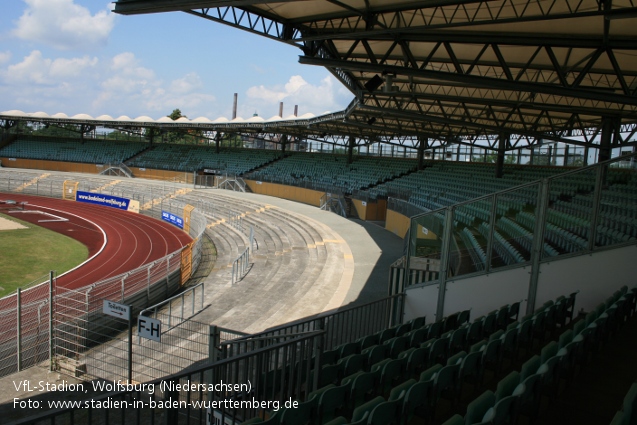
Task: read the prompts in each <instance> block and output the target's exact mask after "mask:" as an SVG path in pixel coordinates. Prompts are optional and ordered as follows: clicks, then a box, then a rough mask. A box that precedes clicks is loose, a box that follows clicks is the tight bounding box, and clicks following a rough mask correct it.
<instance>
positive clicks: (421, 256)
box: [407, 211, 445, 286]
mask: <svg viewBox="0 0 637 425" xmlns="http://www.w3.org/2000/svg"><path fill="white" fill-rule="evenodd" d="M411 230H412V232H411V238H410V243H409V253H410V255H411V257H410V260H409V280H408V284H407V286H409V285H415V284H418V283H426V282H431V281H437V280H438V278H439V276H440V259H441V255H442V239H443V236H444V230H445V215H444V211H440V212H431V213H428V214H424V215H421V216H417V217H414V218H412V220H411Z"/></svg>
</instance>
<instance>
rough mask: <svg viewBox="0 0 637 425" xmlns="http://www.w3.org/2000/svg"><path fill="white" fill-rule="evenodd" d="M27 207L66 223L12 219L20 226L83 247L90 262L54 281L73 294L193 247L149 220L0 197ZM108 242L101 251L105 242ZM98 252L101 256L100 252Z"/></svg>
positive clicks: (25, 198)
mask: <svg viewBox="0 0 637 425" xmlns="http://www.w3.org/2000/svg"><path fill="white" fill-rule="evenodd" d="M7 199H10V200H14V201H17V202H27V203H28V204H27V206H26V208H25V209H26V210H41V211H46V212H49V213H51V214H54V215H56V216H60V217H64V218H68V219H69V221H63V222H61V221H58V222H39V220H42V219H50V217H47V216H43V215H40V214H29V213H26V214H25V213H17V214H15V215H14V216H15V217H17V218H20V219H21V220H24V221H28V222H31V223H34V224H37V225H39V226H42V227H46V228H48V229H51V230H54V231H57V232H59V233H62V234H65V235H67V236H70V237H72V238H74V239H77V240H79V241H80V242H82V243H84V244H85V245H86V246H87V247H88V248H89V258H90V257H91V256H94V257H93V258H90V261H87V262H85V263H83V264H82V265H81V267H77V268H75V269H73V270H71V271H70V272H68V273H65V274H63V275H61V276H59V277H58V279H57V280H56V284H57V285H58V286H60V287H66V288H70V289H77V288H81V287H84V286H87V285H90V284H92V283H95V282H98V281H100V280H102V279H106V278H109V277H113V276H117V275H119V274H122V273H125V272H128V271H130V270H134V269H136V268H138V267H140V266H142V265H144V264H148V263H150V262H153V261H155V260H157V259H160V258H162V257H164V256H166V255H168V254H170V253H172V252H175V251H176V250H178V249H180V248H182V247H183V246H185V245H187V244H188V243H190V242H191V241H192V238H190V236H188V234H186V233H185V232H183V231H182V230H180V229H178V228H177V227H175V226H172V225H170V224H168V223H165V222H162V221H159V220H156V219H153V218H151V217H148V216H145V215H142V214H136V213H131V212H128V211H122V210H118V209H116V208H110V207H102V206H97V205H91V204H86V203H82V202H72V201H64V200H61V199H52V198H42V197H38V196H26V195H18V194H14V193H11V194H0V200H7ZM102 230H103V232H104V234H105V235H106V238H107V241H106V244H105V245H104V244H103V242H104V236H103V234H102ZM100 249H101V250H100Z"/></svg>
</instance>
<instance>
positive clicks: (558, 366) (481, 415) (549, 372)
mask: <svg viewBox="0 0 637 425" xmlns="http://www.w3.org/2000/svg"><path fill="white" fill-rule="evenodd" d="M636 299H637V288H635V289H633V290H632V291H628V290H627V288H626V287H624V288H622V290H621V291H618V292H616V293H615V294H613V296H611V297H610V298H609V299H608V300H607V301H606V302H605V303H602V304H600V306H598V308H597V309H596V310H595V311H593V312H591V313H589V314H588V315H587V317H586V318H585V319H583V320H579V321H578V322H577V323H575V325H574V326H573V329H572V330H571V329H567V330H564V331H562V333H561V334H560V336H559V338H558V339H557V340H553V341H551V342H549V343H548V344H546V345H545V346H544V347H543V348H542V350H541V352H540V354H539V355H534V356H532V357H531V358H530V359H528V360H527V361H526V362H524V363H523V364H522V367H521V368H520V370H519V371H513V372H511V373H510V374H508V375H507V376H506V377H504V378H503V379H502V380H500V381H499V383H498V385H497V388H496V391H495V392H493V391H490V390H487V391H485V392H484V393H482V394H481V395H480V396H479V397H477V398H476V399H475V400H473V401H472V402H471V403H469V405H468V407H467V413H466V415H465V416H464V418H463V417H462V416H460V415H454V416H453V417H452V418H450V419H449V420H447V421H446V422H445V423H444V424H443V425H482V424H484V425H486V424H492V425H503V424H512V423H517V420H518V417H519V416H520V415H524V416H526V417H529V418H530V420H531V421H532V422H533V421H534V420H535V419H536V418H537V416H538V412H539V409H540V402H541V399H542V396H546V397H548V399H549V401H550V400H552V399H554V398H555V397H557V396H558V395H559V393H560V389H561V387H562V383H564V386H567V385H569V384H570V383H571V382H572V381H573V378H574V376H575V375H576V373H577V372H578V370H581V368H582V367H584V365H585V364H586V363H587V362H588V360H589V355H591V353H594V352H596V351H597V350H599V349H600V347H601V345H603V343H604V342H605V341H606V340H607V339H608V338H609V335H610V334H612V333H613V332H615V331H616V330H617V329H618V327H619V326H621V324H622V323H624V322H625V321H626V320H627V319H628V318H629V317H630V316H632V315H633V314H634V312H635V300H636ZM547 308H548V309H550V308H552V306H551V304H548V305H547V304H545V306H543V311H545V310H546V309H547ZM522 320H524V319H522ZM624 406H625V407H627V410H628V411H629V412H630V413H629V414H628V416H630V417H632V408H633V405H631V404H630V403H628V404H626V403H625V404H624ZM625 410H626V409H625ZM616 418H619V419H618V420H619V422H617V424H618V425H627V424H629V423H632V422H629V420H630V419H624V412H621V414H619V415H618V416H616ZM624 421H626V422H624Z"/></svg>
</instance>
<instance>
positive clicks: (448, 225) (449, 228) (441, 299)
mask: <svg viewBox="0 0 637 425" xmlns="http://www.w3.org/2000/svg"><path fill="white" fill-rule="evenodd" d="M453 213H454V208H453V207H449V208H447V210H446V211H445V228H444V230H443V236H442V252H441V253H440V254H441V255H440V278H439V280H438V282H439V286H438V305H437V307H436V322H438V321H440V320H442V318H443V317H444V313H445V294H446V292H447V273H448V269H449V251H450V247H451V234H452V232H453Z"/></svg>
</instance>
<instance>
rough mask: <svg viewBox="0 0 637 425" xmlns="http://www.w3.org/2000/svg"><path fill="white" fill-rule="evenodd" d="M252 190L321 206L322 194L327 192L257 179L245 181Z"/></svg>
mask: <svg viewBox="0 0 637 425" xmlns="http://www.w3.org/2000/svg"><path fill="white" fill-rule="evenodd" d="M245 182H246V184H247V185H248V187H249V188H250V190H252V192H254V193H259V194H262V195H268V196H275V197H277V198H283V199H289V200H290V201H296V202H302V203H304V204H309V205H314V206H315V207H320V206H321V196H323V195H324V194H325V192H321V191H318V190H312V189H304V188H302V187H296V186H288V185H284V184H278V183H268V182H260V181H256V180H246V181H245Z"/></svg>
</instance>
